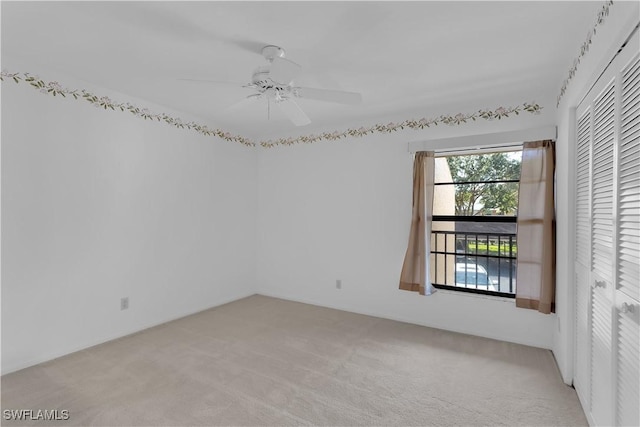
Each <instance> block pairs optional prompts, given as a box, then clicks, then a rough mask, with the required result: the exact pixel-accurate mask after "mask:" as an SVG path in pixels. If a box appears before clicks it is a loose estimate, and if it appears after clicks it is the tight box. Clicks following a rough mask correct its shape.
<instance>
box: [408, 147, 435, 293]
mask: <svg viewBox="0 0 640 427" xmlns="http://www.w3.org/2000/svg"><path fill="white" fill-rule="evenodd" d="M434 176H435V161H434V157H433V152H431V151H420V152H417V153H416V155H415V159H414V161H413V213H412V217H411V230H410V234H409V245H408V247H407V253H406V255H405V257H404V264H403V265H402V273H400V289H403V290H405V291H414V292H419V293H420V295H431V294H432V293H434V292H435V288H434V287H433V286H432V285H431V282H430V280H429V277H430V273H429V258H430V253H429V252H430V248H429V247H430V244H429V243H430V241H431V217H432V212H433V181H434Z"/></svg>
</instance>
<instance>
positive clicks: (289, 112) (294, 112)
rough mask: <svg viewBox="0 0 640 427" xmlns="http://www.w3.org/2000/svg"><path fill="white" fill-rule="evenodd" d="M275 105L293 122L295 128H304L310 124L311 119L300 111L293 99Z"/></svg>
mask: <svg viewBox="0 0 640 427" xmlns="http://www.w3.org/2000/svg"><path fill="white" fill-rule="evenodd" d="M276 105H278V107H280V109H281V110H282V112H283V113H284V114H285V115H286V116H287V117H288V118H289V120H291V122H293V124H294V125H296V126H304V125H308V124H309V123H311V119H309V117H308V116H307V115H306V114H305V113H304V111H302V110H301V109H300V107H299V106H298V104H296V103H295V101H294V100H293V99H290V98H289V99H284V100H282V101H279V102H276Z"/></svg>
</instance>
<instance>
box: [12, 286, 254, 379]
mask: <svg viewBox="0 0 640 427" xmlns="http://www.w3.org/2000/svg"><path fill="white" fill-rule="evenodd" d="M251 295H255V292H244V293H241V294H239V295H235V296H230V297H225V298H222V299H221V300H220V301H218V302H217V303H216V304H214V305H209V306H205V307H202V308H199V309H196V310H190V311H188V312H185V313H180V314H178V315H176V316H172V317H170V318H168V319H165V320H162V321H160V322H152V323H149V324H147V325H144V326H142V327H139V328H135V329H132V330H129V331H125V332H123V333H121V334H115V335H109V336H105V337H101V338H98V339H95V340H91V341H87V342H84V343H81V344H78V345H77V346H74V347H72V348H70V349H68V350H64V351H61V352H54V353H49V354H45V355H42V356H40V357H35V358H32V359H30V360H27V361H22V362H21V363H18V364H15V365H12V366H9V367H8V368H5V369H3V370H2V375H6V374H10V373H12V372H16V371H19V370H21V369H25V368H28V367H30V366H34V365H38V364H40V363H44V362H48V361H50V360H53V359H57V358H59V357H63V356H66V355H68V354H71V353H75V352H77V351H82V350H86V349H88V348H91V347H94V346H96V345H100V344H104V343H106V342H109V341H113V340H116V339H118V338H122V337H126V336H127V335H131V334H135V333H137V332H140V331H144V330H145V329H149V328H153V327H155V326H159V325H162V324H165V323H168V322H172V321H174V320H178V319H181V318H183V317H187V316H191V315H192V314H196V313H199V312H201V311H205V310H209V309H211V308H214V307H219V306H221V305H224V304H228V303H230V302H233V301H237V300H240V299H243V298H247V297H250V296H251ZM3 368H4V367H3Z"/></svg>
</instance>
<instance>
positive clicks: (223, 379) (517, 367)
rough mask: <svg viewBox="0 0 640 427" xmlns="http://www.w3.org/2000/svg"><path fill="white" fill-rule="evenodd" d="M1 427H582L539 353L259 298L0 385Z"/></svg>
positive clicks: (546, 357) (573, 400) (575, 405)
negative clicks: (45, 416)
mask: <svg viewBox="0 0 640 427" xmlns="http://www.w3.org/2000/svg"><path fill="white" fill-rule="evenodd" d="M2 409H3V410H4V409H33V410H38V409H59V410H62V409H66V410H68V411H69V416H70V418H69V420H67V421H53V422H45V421H31V422H26V423H25V422H14V421H6V420H3V425H28V424H30V425H38V426H43V425H87V426H88V425H110V426H134V425H135V426H140V425H149V426H152V425H271V426H276V425H277V426H279V425H331V426H337V425H341V426H352V425H367V426H370V425H387V426H395V425H402V426H404V425H420V426H427V425H433V426H448V425H491V426H494V425H508V426H516V425H546V426H558V425H572V426H573V425H583V426H586V425H587V421H586V419H585V417H584V415H583V412H582V409H581V407H580V403H579V402H578V399H577V396H576V393H575V391H574V390H573V389H572V388H570V387H567V386H566V385H565V384H564V383H563V382H562V380H561V378H560V375H559V373H558V371H557V368H556V366H555V362H554V360H553V356H552V355H551V353H550V352H549V351H547V350H541V349H537V348H532V347H526V346H522V345H517V344H510V343H505V342H500V341H494V340H489V339H485V338H478V337H473V336H468V335H462V334H456V333H452V332H446V331H441V330H437V329H431V328H426V327H422V326H416V325H411V324H407V323H401V322H395V321H391V320H385V319H379V318H375V317H369V316H363V315H359V314H354V313H348V312H344V311H338V310H332V309H328V308H322V307H317V306H312V305H307V304H301V303H296V302H290V301H284V300H280V299H275V298H269V297H264V296H259V295H255V296H252V297H249V298H245V299H242V300H239V301H236V302H233V303H230V304H226V305H223V306H220V307H216V308H213V309H210V310H207V311H204V312H201V313H198V314H195V315H192V316H188V317H185V318H182V319H179V320H176V321H173V322H170V323H166V324H164V325H161V326H158V327H155V328H151V329H147V330H145V331H142V332H139V333H137V334H134V335H130V336H127V337H124V338H121V339H118V340H115V341H111V342H108V343H105V344H102V345H99V346H96V347H92V348H89V349H87V350H84V351H80V352H77V353H73V354H71V355H68V356H65V357H62V358H59V359H56V360H53V361H50V362H47V363H43V364H40V365H37V366H33V367H30V368H27V369H24V370H21V371H18V372H14V373H11V374H8V375H5V376H4V377H2Z"/></svg>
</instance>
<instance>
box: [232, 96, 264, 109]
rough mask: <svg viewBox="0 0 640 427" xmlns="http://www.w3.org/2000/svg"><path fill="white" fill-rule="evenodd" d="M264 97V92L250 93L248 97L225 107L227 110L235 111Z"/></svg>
mask: <svg viewBox="0 0 640 427" xmlns="http://www.w3.org/2000/svg"><path fill="white" fill-rule="evenodd" d="M260 98H262V94H261V93H256V94H254V95H249V96H247V97H246V98H243V99H241V100H240V101H238V102H236V103H235V104H233V105H231V106H229V107H227V108H225V111H227V112H234V111H238V110H241V109H243V108H245V107H247V106H249V105H252V104H254V103H255V102H256V101H257V100H258V99H260Z"/></svg>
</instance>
